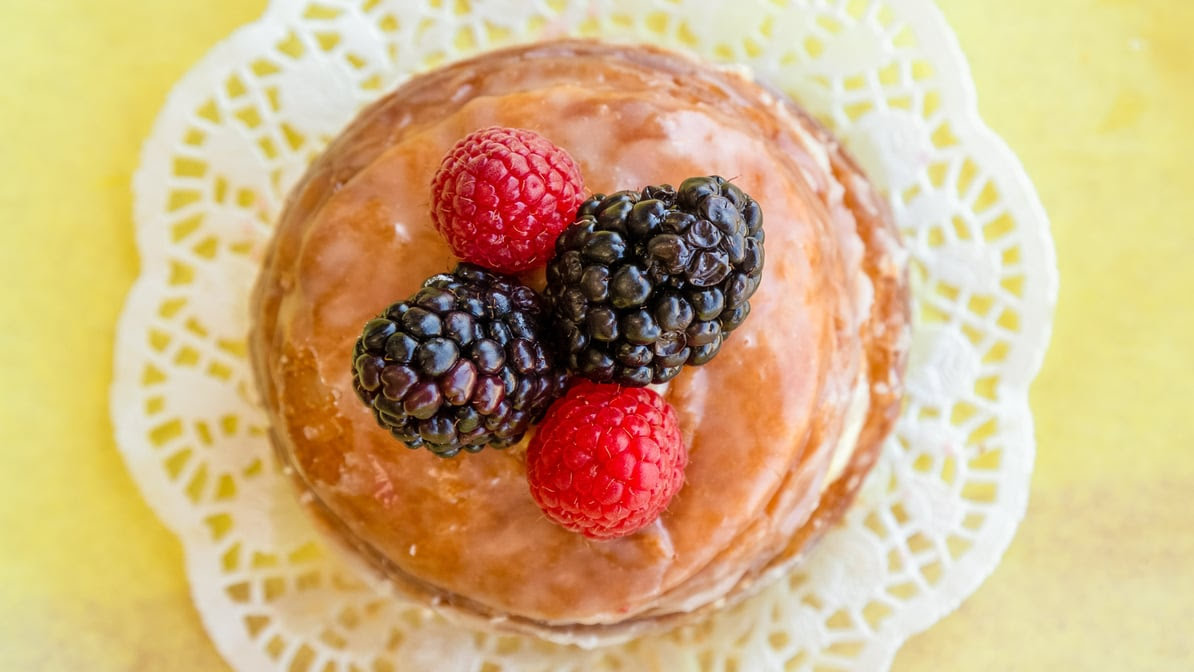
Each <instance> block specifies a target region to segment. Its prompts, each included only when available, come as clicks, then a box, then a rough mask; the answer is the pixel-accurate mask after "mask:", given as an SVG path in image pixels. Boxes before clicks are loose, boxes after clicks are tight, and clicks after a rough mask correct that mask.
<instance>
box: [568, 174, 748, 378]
mask: <svg viewBox="0 0 1194 672" xmlns="http://www.w3.org/2000/svg"><path fill="white" fill-rule="evenodd" d="M763 238H764V235H763V213H762V210H761V209H760V207H759V204H758V203H757V202H756V201H755V200H754V199H752V198H751V197H750V196H748V195H747V194H746V193H745V192H743V191H742V190H741V189H739V188H738V187H736V186H734V185H733V184H730V183H729V182H727V181H726V180H725V179H723V178H721V177H716V176H714V177H693V178H689V179H687V180H685V181H684V182H683V183H682V184H681V185H680V188H679V189H673V188H672V187H671V186H670V185H662V186H651V187H647V188H645V189H643V190H642V191H641V192H634V191H620V192H617V193H614V194H610V195H609V196H603V195H600V194H598V195H595V196H593V197H592V198H590V199H588V200H587V201H585V202H584V203H583V204H582V205H581V207H580V210H579V211H578V212H577V218H576V221H575V222H574V223H573V224H572V225H570V226H569V227H568V228H567V229H565V230H564V232H563V233H562V234H561V235H560V237H559V238H558V239H557V240H556V252H555V256H554V257H553V258H552V260H551V261H550V262H549V263H548V266H547V290H546V293H547V297H548V299H549V301H550V302H551V305H552V318H551V320H550V329H551V330H552V334H553V339H554V341H555V343H556V347H557V352H558V353H559V355H560V357H561V358H562V359H563V360H564V364H565V365H566V366H567V367H568V368H569V369H571V370H573V371H575V372H577V373H579V374H581V375H583V376H585V377H587V378H589V379H591V380H594V381H598V382H616V383H619V384H622V385H630V386H644V385H649V384H652V383H662V382H665V381H668V380H671V379H672V378H673V377H675V376H676V374H678V373H679V372H680V369H681V367H683V366H684V365H685V364H693V365H700V364H704V363H706V362H708V361H709V360H711V359H713V357H714V356H715V355H716V354H717V352H718V351H719V350H720V349H721V345H722V342H723V341H724V340H725V338H726V337H727V336H728V335H729V333H730V332H731V331H733V330H734V329H735V328H737V327H738V326H739V325H740V324H742V322H743V321H744V320H745V319H746V317H747V315H749V314H750V302H749V299H750V297H751V295H752V294H754V292H755V290H756V289H758V286H759V282H760V281H761V280H762V276H763Z"/></svg>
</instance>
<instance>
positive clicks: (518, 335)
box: [352, 263, 567, 457]
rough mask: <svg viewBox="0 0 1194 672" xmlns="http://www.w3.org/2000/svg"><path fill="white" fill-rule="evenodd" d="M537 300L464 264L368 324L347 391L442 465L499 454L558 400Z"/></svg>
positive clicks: (559, 372)
mask: <svg viewBox="0 0 1194 672" xmlns="http://www.w3.org/2000/svg"><path fill="white" fill-rule="evenodd" d="M544 313H545V311H544V309H543V307H542V303H541V300H540V298H539V296H538V295H537V294H536V293H535V292H534V291H533V290H531V289H530V288H529V287H526V286H524V285H522V284H519V283H518V281H517V280H514V279H512V278H509V277H506V276H502V275H498V274H496V273H492V272H490V271H487V270H484V269H482V268H481V267H479V266H474V265H472V264H466V263H462V264H460V265H459V266H457V267H456V270H455V271H453V272H452V273H451V274H442V275H436V276H433V277H431V278H428V279H427V281H426V282H424V283H423V288H422V289H420V290H419V291H418V292H417V293H416V294H415V295H414V296H412V297H411V298H410V299H408V300H406V301H402V302H399V303H395V304H394V305H392V306H390V307H389V308H387V309H386V310H385V312H383V313H382V314H381V315H379V316H378V317H376V318H374V319H372V320H369V322H367V323H366V324H365V327H364V330H363V331H362V332H361V337H360V338H359V339H357V342H356V346H355V347H354V349H353V362H352V373H353V387H354V388H355V389H356V392H357V396H359V397H360V398H361V401H363V402H365V404H367V405H368V406H369V407H370V408H371V409H372V410H373V415H374V416H375V417H376V418H377V422H378V424H379V425H381V426H382V427H383V428H385V429H387V430H389V431H390V433H391V434H392V435H393V436H394V437H395V438H397V439H398V440H400V441H402V442H403V443H405V444H406V445H407V446H409V447H410V448H412V449H417V448H420V447H425V448H427V449H429V450H430V451H431V452H433V453H435V454H436V455H439V456H441V457H452V456H454V455H456V454H457V453H459V452H460V451H461V450H465V451H469V452H477V451H480V450H481V449H482V448H484V447H485V446H486V445H491V446H494V447H495V448H505V447H507V446H510V445H512V444H514V443H517V442H518V441H519V440H520V439H522V436H523V434H524V433H525V432H526V431H527V428H529V427H530V426H531V423H533V422H537V421H538V420H539V419H540V418H541V417H542V415H543V413H544V412H545V411H546V410H547V407H548V406H549V405H550V404H551V402H552V401H554V400H555V399H556V398H557V397H558V396H560V395H561V394H562V393H563V392H564V386H565V383H566V379H567V377H566V374H565V371H564V369H563V368H560V367H557V366H556V364H555V361H554V359H553V357H552V353H551V351H550V349H549V348H548V347H547V344H546V341H545V340H544V338H543V336H544V330H543V324H542V319H543V317H544Z"/></svg>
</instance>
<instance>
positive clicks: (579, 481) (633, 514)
mask: <svg viewBox="0 0 1194 672" xmlns="http://www.w3.org/2000/svg"><path fill="white" fill-rule="evenodd" d="M526 459H527V481H528V483H529V484H530V487H531V496H532V497H534V499H535V502H536V503H538V504H539V507H540V508H542V509H543V511H544V512H545V513H546V514H547V516H548V517H549V518H551V519H552V520H554V521H555V522H557V523H559V524H560V525H562V526H564V527H566V528H568V529H570V530H573V531H575V532H580V533H581V534H583V535H585V536H586V537H589V538H591V539H612V538H614V537H621V536H625V535H628V534H632V533H634V532H637V531H639V530H641V529H643V528H644V527H646V526H647V525H650V524H651V522H652V521H654V520H655V519H656V518H658V517H659V514H660V513H662V512H663V510H664V509H666V508H667V505H668V502H670V501H671V499H672V496H673V495H675V494H676V493H677V492H678V491H679V490H680V488H681V486H683V485H684V467H685V466H686V465H687V464H688V451H687V450H686V449H685V447H684V443H683V441H682V440H681V438H680V428H679V425H678V423H677V421H676V411H675V410H674V409H673V408H672V407H671V405H670V404H668V403H667V402H666V401H664V399H663V397H661V396H659V395H658V394H657V393H656V392H655V391H654V390H651V389H649V388H641V387H640V388H633V387H622V386H620V385H608V384H598V383H593V382H590V381H587V380H582V381H580V382H579V383H577V384H576V385H575V386H573V387H572V388H571V389H570V390H568V392H567V394H566V395H565V396H564V397H563V398H561V399H559V400H557V401H556V402H555V403H554V404H553V405H552V406H551V408H549V409H548V411H547V415H546V416H545V417H544V419H543V423H542V424H541V425H540V426H539V431H538V433H537V434H535V436H534V437H533V438H532V439H531V443H530V446H528V447H527V458H526Z"/></svg>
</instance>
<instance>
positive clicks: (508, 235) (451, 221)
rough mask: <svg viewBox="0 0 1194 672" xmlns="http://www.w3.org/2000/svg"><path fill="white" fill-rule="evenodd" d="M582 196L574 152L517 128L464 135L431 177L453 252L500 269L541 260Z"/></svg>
mask: <svg viewBox="0 0 1194 672" xmlns="http://www.w3.org/2000/svg"><path fill="white" fill-rule="evenodd" d="M583 200H584V181H583V180H582V179H581V176H580V168H578V167H577V165H576V162H575V161H573V159H572V157H571V156H569V155H568V152H566V151H564V150H563V149H560V148H559V147H557V146H555V145H553V144H552V143H551V141H549V140H548V139H547V138H544V137H543V136H541V135H539V134H538V133H535V132H533V131H527V130H522V129H518V128H500V127H497V126H493V127H490V128H485V129H481V130H479V131H474V132H473V133H470V134H469V135H467V136H465V138H464V139H463V140H461V141H460V142H458V143H456V145H455V146H454V147H453V148H452V149H451V151H449V152H448V155H447V156H445V157H444V160H443V163H441V164H440V167H439V170H437V171H436V173H435V178H434V179H433V180H432V182H431V216H432V219H433V220H434V222H435V228H436V229H437V230H438V231H439V232H440V234H441V235H442V236H443V237H444V238H446V239H447V241H448V244H449V245H451V246H452V251H453V252H454V253H455V254H456V256H458V257H460V258H461V259H463V260H465V261H471V262H473V263H474V264H478V265H480V266H484V267H486V268H489V269H492V270H495V271H499V272H502V273H519V272H522V271H525V270H528V269H531V268H535V267H537V266H541V265H543V264H544V263H545V262H546V261H547V258H548V257H549V256H550V255H551V250H552V246H553V245H554V244H555V241H556V237H557V236H559V235H560V231H563V230H564V227H565V226H567V225H568V224H570V223H571V222H572V218H573V216H574V215H575V214H576V208H577V206H579V205H580V203H581V201H583Z"/></svg>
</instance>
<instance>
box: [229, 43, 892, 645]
mask: <svg viewBox="0 0 1194 672" xmlns="http://www.w3.org/2000/svg"><path fill="white" fill-rule="evenodd" d="M489 125H502V126H513V127H519V128H528V129H531V130H534V131H537V132H539V133H541V134H543V135H545V136H546V137H547V138H549V139H550V140H552V141H553V142H554V143H556V144H557V145H560V146H561V147H564V148H565V149H567V150H568V151H569V152H570V153H571V154H572V156H573V157H574V158H575V159H576V160H577V162H578V163H579V165H580V166H581V170H582V173H583V175H584V177H585V180H586V185H587V188H588V189H589V190H590V191H592V192H600V193H609V192H612V191H616V190H619V189H627V188H629V189H638V188H641V187H642V186H645V185H647V184H660V183H665V182H666V183H671V184H679V182H681V181H682V180H683V179H684V178H686V177H689V176H693V175H707V174H720V175H722V176H724V177H726V178H729V179H732V180H733V181H734V183H735V184H737V185H738V186H739V187H741V188H742V189H744V190H745V191H747V192H748V193H750V194H751V195H752V196H753V197H754V198H755V199H756V200H758V201H759V203H760V204H761V206H762V208H763V212H764V219H765V229H766V232H767V241H766V249H767V265H766V270H765V273H764V280H763V283H762V285H761V287H760V289H759V291H758V293H757V294H756V295H755V296H754V298H753V299H752V300H751V304H752V313H751V317H750V318H749V319H748V320H747V321H746V322H745V324H743V326H741V327H740V328H739V329H738V330H736V331H735V332H734V333H733V335H732V336H731V337H730V338H729V340H728V341H727V342H726V345H725V347H723V349H722V351H721V353H720V355H719V356H718V357H717V358H715V359H714V360H713V361H712V362H711V363H709V364H707V365H705V366H703V367H699V368H694V367H688V368H687V369H686V370H685V371H684V372H683V373H682V374H681V375H680V376H679V377H678V378H676V379H675V380H674V381H672V383H671V384H670V385H669V386H668V388H667V389H666V392H665V396H666V398H667V399H668V401H669V402H671V403H672V404H673V405H674V406H675V407H676V409H677V411H678V414H679V418H680V424H681V427H682V429H683V432H684V437H685V440H686V442H687V444H688V447H689V451H690V463H689V466H688V470H687V473H686V484H685V486H684V488H683V489H682V490H681V491H680V493H679V495H678V496H677V497H676V499H675V500H674V501H673V503H672V505H671V507H670V508H669V509H668V511H667V512H666V513H665V514H664V515H663V516H662V517H661V518H660V520H659V521H658V522H657V523H656V524H655V525H654V526H652V527H650V528H648V529H647V530H646V531H644V532H642V533H639V534H636V535H633V536H630V537H627V538H623V539H618V540H613V541H606V542H593V541H590V540H587V539H585V538H584V537H581V536H580V535H577V534H574V533H571V532H568V531H566V530H564V529H562V528H559V527H557V526H555V525H554V524H552V523H550V522H549V521H548V520H547V519H546V518H545V517H544V516H543V515H542V513H541V512H540V511H539V509H538V508H537V507H536V505H535V503H534V502H533V501H532V499H531V497H530V494H529V492H528V490H527V486H526V482H525V469H524V465H523V449H522V447H521V446H519V447H515V448H512V449H508V450H505V451H497V450H485V451H483V452H482V453H479V454H477V455H462V456H460V457H458V458H455V459H451V460H443V459H440V458H437V457H434V456H433V455H431V454H430V453H428V452H427V451H410V450H407V449H406V448H405V447H403V446H402V445H401V444H399V443H397V442H396V441H395V440H394V439H392V438H391V437H390V436H389V434H388V433H386V432H385V431H384V430H382V429H380V428H378V427H377V426H376V424H375V423H374V420H373V417H372V415H371V414H370V412H369V410H368V409H367V408H365V407H364V406H363V405H362V404H360V402H359V401H358V400H357V399H356V397H355V395H354V394H353V392H352V387H351V382H350V362H349V358H350V355H351V351H352V344H353V342H354V340H355V339H356V337H357V336H358V335H359V333H360V328H361V325H362V324H363V323H364V322H365V321H366V320H368V319H369V318H370V317H373V316H374V315H376V314H377V313H378V312H380V311H381V310H382V309H384V308H385V307H386V306H387V305H389V304H390V303H392V302H393V301H395V300H399V299H402V298H405V297H407V296H409V295H410V294H412V293H413V292H414V291H415V290H416V289H417V288H418V287H419V285H420V283H421V282H422V280H423V279H424V278H426V277H428V276H430V275H433V274H435V273H440V272H444V271H447V270H449V269H450V268H451V267H452V266H453V265H454V263H455V259H454V258H453V257H452V255H451V252H450V250H449V249H448V247H447V245H446V244H445V243H444V242H443V241H442V239H441V238H440V237H439V236H438V234H437V233H436V232H435V230H434V227H433V226H432V224H431V219H430V213H429V203H428V201H429V185H430V183H431V178H432V174H433V172H434V171H435V169H436V167H437V166H438V165H439V160H440V158H441V157H442V156H443V155H444V153H445V152H446V151H447V150H448V149H449V148H450V147H451V146H452V144H453V143H455V142H456V140H458V139H459V138H461V137H463V136H464V135H466V134H467V133H469V132H471V131H473V130H476V129H478V128H481V127H485V126H489ZM528 281H530V282H532V283H534V282H536V281H537V279H536V278H528ZM253 311H254V316H253V317H254V326H253V332H252V335H251V339H250V340H251V351H252V357H253V361H254V367H255V370H256V373H257V377H258V383H259V386H260V388H261V392H262V395H263V398H264V402H265V404H266V406H267V409H268V411H269V413H270V418H271V424H272V436H273V439H274V442H275V445H276V447H277V448H278V450H279V453H280V454H281V455H282V457H283V458H284V460H286V461H287V462H288V463H290V464H291V465H292V466H293V467H294V468H295V469H296V472H297V475H298V478H299V480H300V483H301V484H302V486H303V487H304V488H306V489H308V490H309V491H310V492H311V493H312V494H313V495H314V499H315V502H316V504H317V506H318V508H319V510H320V513H322V514H323V515H324V517H325V518H326V519H327V520H328V521H329V522H330V523H331V524H332V525H333V527H334V528H335V529H336V530H337V531H338V532H339V533H340V534H342V535H344V537H345V538H346V539H347V540H348V541H349V542H350V543H351V544H352V545H354V546H356V547H358V548H359V549H360V550H361V551H362V553H363V554H364V555H365V557H367V558H369V559H370V560H372V561H373V562H374V563H376V564H377V565H378V566H380V567H381V568H382V569H384V571H385V572H386V573H387V575H388V576H390V577H391V578H392V579H393V580H394V581H395V583H396V585H398V586H399V588H401V589H402V590H403V591H404V592H406V593H407V594H410V595H413V596H416V597H423V598H426V599H428V600H433V601H435V602H437V603H442V604H446V605H448V606H451V607H455V608H456V609H457V610H459V611H461V612H464V613H469V614H473V615H477V616H479V617H482V618H486V619H495V618H499V619H502V620H503V621H504V622H508V623H511V624H513V625H514V626H515V627H523V628H524V629H532V630H552V629H559V630H561V631H573V632H585V631H593V632H601V631H602V630H603V629H612V628H613V627H615V626H627V625H633V624H640V623H647V622H649V621H652V620H658V619H661V618H667V617H671V616H672V615H674V614H680V613H685V612H689V611H693V610H696V609H699V608H701V607H704V606H707V605H709V604H712V603H714V602H716V601H717V600H719V599H720V598H723V597H726V596H728V595H737V594H741V593H742V592H743V591H745V590H746V589H747V588H749V587H750V586H751V585H752V584H753V582H754V581H755V580H756V579H757V578H758V577H759V576H761V575H763V574H764V573H765V572H767V571H768V570H770V569H774V568H777V567H781V566H782V565H784V564H785V563H787V562H788V561H789V560H791V559H793V558H795V557H797V556H798V555H799V552H800V551H801V549H802V548H804V547H805V545H806V543H807V542H808V541H809V540H810V539H811V538H813V537H814V536H815V535H816V534H817V533H818V532H819V531H820V530H821V529H823V527H824V525H825V524H826V523H828V522H830V521H832V520H833V519H835V518H836V517H837V516H838V515H840V513H841V511H842V510H843V509H844V508H845V506H846V505H847V504H848V502H849V501H850V500H851V499H852V497H853V494H854V492H855V490H856V489H857V486H858V483H859V480H860V479H861V476H862V475H863V474H865V472H866V471H867V470H868V469H869V468H870V465H871V463H872V462H873V460H874V456H875V453H876V451H877V448H878V445H879V444H880V443H881V441H882V439H883V438H884V437H885V436H886V434H887V433H888V432H889V431H890V426H891V423H892V421H893V420H894V417H895V415H896V413H897V411H898V395H899V390H900V384H901V371H902V361H903V351H904V348H905V340H906V338H905V332H906V321H907V296H906V284H905V282H904V270H903V253H902V250H901V248H900V246H899V243H898V239H897V237H896V235H895V232H894V230H893V228H892V225H891V223H890V218H889V217H888V215H887V213H886V210H885V209H884V207H883V205H882V204H881V202H880V201H879V199H878V197H877V196H876V195H875V194H874V192H873V190H872V189H871V188H870V186H869V184H868V183H867V182H866V180H865V179H864V178H863V177H862V175H861V174H860V172H859V171H858V170H857V168H856V167H854V165H853V163H852V162H851V161H850V160H849V159H848V158H847V157H846V156H845V155H844V154H843V153H842V151H841V150H840V148H838V146H837V145H836V142H834V141H833V140H832V138H830V137H829V135H828V134H827V133H826V132H824V131H823V130H822V129H821V128H820V127H819V126H817V125H816V124H815V122H812V121H811V120H810V119H809V118H808V117H806V116H805V115H803V114H802V113H800V112H799V110H797V109H796V108H795V107H794V106H793V105H792V104H791V103H789V102H787V101H785V100H784V99H782V98H781V97H778V96H776V95H773V94H772V93H770V92H768V91H767V90H765V89H763V88H761V87H759V86H757V85H755V84H753V83H752V82H750V81H749V80H748V79H746V78H744V77H742V76H740V75H738V74H734V73H730V72H725V71H721V70H714V69H711V68H708V67H705V66H701V65H699V64H697V63H695V62H693V61H690V60H688V59H686V58H682V57H677V56H674V55H671V54H667V53H665V52H661V51H656V50H651V49H643V48H629V47H611V46H606V45H600V44H595V43H585V42H562V43H548V44H541V45H536V46H531V47H526V48H520V49H515V50H510V51H505V52H497V53H493V54H488V55H486V56H484V57H482V58H480V59H477V60H473V61H468V62H464V63H460V64H456V65H453V66H449V67H447V68H444V69H440V70H437V71H435V72H432V73H429V74H427V75H423V76H420V77H417V78H415V79H413V80H411V81H410V82H409V83H407V84H406V85H404V86H403V87H401V88H400V89H399V90H398V91H396V92H395V93H393V94H391V95H390V96H387V97H386V98H384V99H382V100H381V101H379V102H378V103H376V104H374V105H373V106H371V107H370V108H368V109H367V110H365V111H364V112H363V113H362V114H361V115H360V117H358V119H357V120H356V121H355V122H354V123H353V124H352V125H351V126H350V127H349V128H348V129H347V130H346V131H345V132H344V133H343V134H342V135H341V136H340V137H339V138H338V139H337V140H336V141H335V142H334V143H333V144H332V145H331V147H330V148H329V149H328V150H327V152H325V154H324V155H323V156H322V157H321V158H320V159H318V160H317V161H316V162H315V164H313V165H312V167H311V168H310V169H309V171H308V173H307V175H306V176H305V177H304V178H303V180H302V181H301V183H300V184H299V185H298V186H297V187H296V188H295V190H294V191H293V192H292V194H291V196H290V199H289V201H288V205H287V208H286V211H285V213H284V215H283V217H282V219H281V221H280V222H279V225H278V230H277V233H276V235H275V239H274V241H273V243H272V246H271V250H270V253H269V256H268V258H267V261H266V264H265V267H264V269H263V272H262V275H261V278H260V280H259V284H258V287H257V291H256V294H255V300H254V306H253ZM860 385H862V386H863V387H861V388H860V387H859V386H860ZM859 395H861V398H862V400H863V402H864V404H865V405H863V406H862V409H863V410H864V411H865V412H863V413H861V414H860V413H857V412H856V413H855V414H854V415H855V416H858V417H857V422H855V423H847V417H848V416H849V415H850V414H849V413H848V410H849V408H850V407H851V405H852V401H853V402H854V404H853V405H854V407H855V408H856V409H857V408H859V406H858V403H857V401H858V398H859ZM847 424H852V425H853V426H850V427H847ZM843 435H848V436H847V437H846V438H847V440H846V441H843V440H842V437H843ZM855 435H857V440H852V439H851V437H853V436H855ZM855 444H857V448H855ZM839 450H844V451H853V452H852V453H849V455H850V458H849V460H848V461H842V460H840V459H839V463H840V464H839V465H838V466H839V467H840V470H841V471H840V477H839V474H838V473H834V474H832V476H833V478H831V477H830V476H831V474H830V466H831V463H832V462H833V458H834V454H835V451H839ZM594 586H600V589H599V590H598V589H594ZM578 624H586V625H590V626H593V627H591V628H588V629H586V628H584V627H577V625H578Z"/></svg>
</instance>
